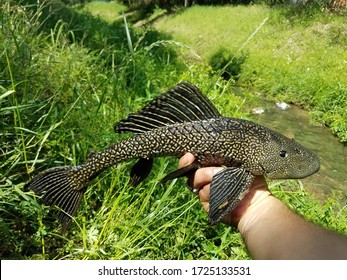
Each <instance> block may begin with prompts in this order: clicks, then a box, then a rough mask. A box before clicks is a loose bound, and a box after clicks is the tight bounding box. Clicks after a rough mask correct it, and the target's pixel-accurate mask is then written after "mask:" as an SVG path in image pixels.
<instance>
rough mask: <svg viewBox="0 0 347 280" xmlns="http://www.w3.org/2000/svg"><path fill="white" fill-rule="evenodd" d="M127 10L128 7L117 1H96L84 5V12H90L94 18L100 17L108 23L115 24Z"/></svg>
mask: <svg viewBox="0 0 347 280" xmlns="http://www.w3.org/2000/svg"><path fill="white" fill-rule="evenodd" d="M127 9H128V8H127V6H125V5H123V4H121V3H118V2H116V1H111V2H103V1H94V2H89V3H87V4H86V5H84V6H83V8H82V11H85V12H89V13H91V14H92V15H94V16H99V17H101V18H103V19H104V20H106V21H108V22H114V21H115V20H117V19H119V18H120V16H121V15H122V12H125V11H126V10H127Z"/></svg>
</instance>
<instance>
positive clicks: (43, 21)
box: [0, 1, 347, 259]
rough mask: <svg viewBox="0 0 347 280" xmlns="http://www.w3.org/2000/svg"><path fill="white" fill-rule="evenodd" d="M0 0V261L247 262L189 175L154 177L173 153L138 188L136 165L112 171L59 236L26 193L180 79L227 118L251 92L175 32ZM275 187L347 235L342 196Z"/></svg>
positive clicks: (234, 235) (110, 136) (104, 140)
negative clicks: (213, 219)
mask: <svg viewBox="0 0 347 280" xmlns="http://www.w3.org/2000/svg"><path fill="white" fill-rule="evenodd" d="M0 3H1V7H0V13H1V18H2V21H1V23H0V25H1V29H0V30H1V33H0V36H1V38H0V42H1V43H0V50H1V51H0V71H1V74H0V77H1V78H0V116H1V118H0V139H1V140H0V141H1V143H2V146H1V147H0V158H1V161H0V162H1V165H0V231H1V234H0V244H1V246H0V256H1V259H249V258H250V257H249V255H248V253H247V250H246V248H245V246H244V243H243V241H242V239H241V237H240V235H239V233H238V232H237V231H236V230H235V229H233V228H230V227H226V226H224V225H218V226H216V227H209V226H208V225H207V216H206V213H204V211H203V210H202V209H201V206H200V205H199V203H198V201H197V197H196V196H194V195H193V194H192V193H191V192H190V191H189V190H188V189H187V188H186V186H185V183H184V180H183V179H181V180H175V181H173V182H172V183H169V184H167V185H164V186H163V185H160V184H158V182H159V180H160V179H161V178H163V176H164V175H165V174H167V173H168V172H170V171H172V170H173V169H175V168H176V164H177V161H176V160H175V159H159V160H156V161H155V166H154V169H153V171H152V173H151V175H150V176H149V178H148V180H146V181H145V182H144V183H142V184H141V185H139V186H138V187H137V188H132V187H130V186H129V176H128V174H129V170H130V168H131V166H132V164H133V162H125V163H119V164H117V165H116V166H114V167H112V168H110V169H108V170H107V171H105V172H104V173H103V174H101V175H100V177H98V179H96V180H94V181H93V183H92V184H91V185H90V187H89V189H88V190H87V192H86V194H85V197H84V200H83V202H82V205H81V207H80V210H79V212H78V215H77V217H76V219H75V220H74V222H73V224H72V226H71V227H70V228H69V230H68V232H67V234H66V235H62V234H61V232H60V231H59V228H58V223H57V221H56V219H55V215H54V211H52V209H51V210H49V209H48V208H47V207H45V206H43V205H42V204H41V202H40V200H39V198H37V197H36V196H35V195H34V194H33V193H31V192H23V186H24V184H25V182H26V181H27V180H29V179H30V178H31V177H32V176H34V175H36V174H37V173H38V172H40V171H42V170H45V169H46V168H48V167H52V166H59V165H76V164H81V163H83V162H84V161H85V158H86V157H87V155H88V154H89V153H91V152H93V151H100V150H103V149H104V148H105V147H107V146H109V145H110V144H111V143H113V142H115V141H118V140H120V138H121V137H119V136H118V135H115V134H114V132H113V124H114V123H115V122H117V121H118V120H120V119H121V118H123V117H125V116H127V115H128V114H129V113H130V112H135V111H137V110H139V109H140V108H141V107H142V106H143V105H144V104H146V103H147V102H148V101H149V100H151V99H153V98H154V97H155V96H157V95H158V94H160V93H161V92H163V91H165V90H166V89H168V88H170V87H171V86H173V85H174V84H176V83H177V82H178V81H180V80H189V81H191V82H193V83H195V84H196V85H197V86H199V87H200V88H201V89H202V90H203V91H204V92H205V93H206V94H207V95H208V97H209V98H211V100H212V101H213V103H214V104H216V106H217V107H218V108H219V109H220V111H221V112H222V113H223V114H225V115H227V116H235V117H246V114H245V113H244V111H243V104H244V102H245V100H244V99H243V98H240V97H236V96H234V95H231V94H230V93H229V89H230V85H229V84H228V83H226V82H225V81H223V80H222V79H221V78H219V77H218V76H215V75H213V73H211V71H210V68H208V67H205V66H203V65H194V64H192V63H189V62H187V61H185V60H183V59H182V58H181V56H180V54H181V52H182V51H184V50H185V49H186V48H185V47H184V45H182V44H181V43H179V42H178V41H172V38H170V37H169V36H168V35H167V33H160V32H158V31H156V30H152V29H136V30H135V29H133V28H131V27H129V28H128V31H129V34H130V37H129V36H127V32H126V31H127V27H126V26H125V24H124V21H123V19H122V18H118V19H117V20H115V21H112V22H111V21H105V20H103V19H102V18H100V17H99V18H98V17H94V16H92V15H90V14H89V13H85V12H83V11H81V10H78V11H77V12H76V11H75V10H73V9H71V8H69V7H65V6H61V5H54V6H46V5H45V4H42V5H41V6H36V5H24V4H23V5H17V4H14V3H12V2H11V3H7V2H6V3H5V2H0ZM35 3H36V1H35ZM52 9H53V10H52ZM54 9H56V10H54ZM252 9H253V8H252ZM121 10H122V9H120V10H119V11H121ZM47 11H49V13H48V12H47ZM58 11H59V12H58ZM183 14H184V13H183ZM116 18H117V17H116ZM259 20H262V16H261V17H259ZM82 27H83V28H82ZM250 30H253V28H251V27H250ZM251 32H253V31H251ZM245 38H247V37H245ZM168 39H170V40H168ZM242 41H243V40H240V43H241V42H242ZM201 54H202V53H201ZM283 186H286V188H285V189H283ZM288 186H290V187H291V189H292V191H291V192H289V191H288ZM272 190H273V192H274V194H275V195H276V196H278V197H280V198H281V199H282V200H283V201H285V202H286V203H287V204H288V205H289V206H290V207H291V208H293V209H295V210H296V211H298V212H299V213H300V214H302V215H304V216H305V217H307V218H309V219H311V220H313V221H314V222H316V223H319V224H322V225H323V226H325V227H327V228H330V229H332V230H337V231H339V232H342V233H344V234H347V228H346V223H345V217H346V214H347V213H346V211H347V209H346V208H343V207H342V206H341V205H340V203H338V202H337V199H335V198H332V199H329V200H328V201H326V202H324V203H321V202H318V201H317V200H315V199H313V198H312V197H311V196H310V195H308V194H307V193H306V192H305V191H303V190H301V187H300V183H298V182H292V181H280V182H276V183H274V184H273V185H272Z"/></svg>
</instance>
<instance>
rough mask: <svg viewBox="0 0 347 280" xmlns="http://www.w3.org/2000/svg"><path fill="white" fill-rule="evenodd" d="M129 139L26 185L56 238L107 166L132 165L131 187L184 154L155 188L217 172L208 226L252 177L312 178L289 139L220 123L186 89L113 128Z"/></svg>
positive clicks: (306, 156)
mask: <svg viewBox="0 0 347 280" xmlns="http://www.w3.org/2000/svg"><path fill="white" fill-rule="evenodd" d="M115 131H116V132H117V133H125V132H132V133H134V136H132V137H129V138H128V139H125V140H122V141H120V142H117V143H115V144H113V145H111V146H110V147H108V148H107V149H106V150H104V151H101V152H96V153H92V154H90V155H89V156H88V158H87V161H86V162H85V163H84V164H82V165H79V166H74V167H70V166H63V167H55V168H51V169H48V170H46V171H44V172H42V173H41V174H39V175H37V176H36V177H34V178H33V180H32V181H30V182H29V183H27V184H26V188H27V189H31V190H33V191H34V192H35V193H36V194H37V195H41V196H42V199H43V202H44V203H45V204H46V205H56V206H58V207H59V208H60V209H61V211H60V212H59V213H58V219H59V220H60V222H61V223H62V229H63V231H64V230H66V228H67V227H68V225H69V224H70V222H71V217H73V216H74V215H75V214H76V212H77V208H78V206H79V204H80V201H81V199H82V196H83V194H84V192H85V190H86V189H87V186H88V184H89V182H90V181H91V180H92V179H94V178H95V177H96V176H98V175H99V174H100V173H101V172H102V171H103V170H105V169H106V168H108V167H109V166H112V165H114V164H115V163H118V162H121V161H125V160H129V159H133V158H138V159H139V160H138V162H137V163H136V164H135V165H134V167H133V168H132V170H131V173H130V175H131V183H132V185H137V184H139V183H140V182H141V181H143V180H144V179H145V178H146V177H147V175H148V174H149V172H150V170H151V168H152V164H153V158H155V157H162V156H182V155H183V154H185V153H187V152H190V153H192V154H193V155H194V156H195V158H196V161H195V162H194V163H193V164H191V165H189V166H187V167H184V168H181V169H178V170H176V171H174V172H172V173H170V174H168V175H167V176H165V178H164V179H163V180H162V181H163V182H165V181H167V180H171V179H173V178H177V177H181V176H186V175H188V174H191V173H193V172H195V171H196V170H197V169H198V168H201V167H206V166H225V169H224V170H222V171H221V172H219V173H217V174H216V175H215V176H214V177H213V179H212V182H211V193H210V209H209V223H210V224H211V225H214V224H216V223H218V222H219V221H220V220H221V219H222V218H223V217H224V216H225V215H226V214H228V213H229V212H230V211H232V210H233V209H234V208H235V207H236V205H237V204H238V202H239V201H240V199H241V197H242V194H243V193H244V192H245V191H247V190H248V188H249V187H250V186H251V184H252V182H253V180H254V178H255V176H256V175H265V176H267V177H268V178H270V179H297V178H304V177H307V176H309V175H311V174H313V173H315V172H317V171H318V170H319V167H320V163H319V159H318V157H317V156H316V155H315V154H314V153H312V152H311V151H309V150H307V149H306V148H304V147H303V146H301V145H300V144H299V143H297V142H296V141H295V140H293V139H289V138H287V137H286V136H284V135H282V134H279V133H277V132H275V131H273V130H271V129H269V128H267V127H264V126H261V125H259V124H256V123H254V122H250V121H247V120H242V119H235V118H227V117H223V116H221V115H220V113H219V112H218V111H217V109H216V108H215V107H214V106H213V104H212V103H211V102H210V100H208V99H207V98H206V97H205V96H204V95H203V94H202V93H201V92H200V91H199V89H197V88H196V87H195V86H194V85H192V84H189V83H187V82H182V83H180V84H178V85H176V86H175V87H174V88H172V89H171V90H169V91H167V92H166V93H164V94H162V95H161V96H159V97H158V98H157V99H154V100H153V101H152V102H150V103H149V104H148V105H147V106H145V107H144V108H143V109H142V110H141V111H140V112H139V113H137V114H131V115H129V117H128V118H127V119H124V120H121V121H120V122H119V123H117V124H116V125H115Z"/></svg>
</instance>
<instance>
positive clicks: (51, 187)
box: [24, 166, 88, 232]
mask: <svg viewBox="0 0 347 280" xmlns="http://www.w3.org/2000/svg"><path fill="white" fill-rule="evenodd" d="M79 169H80V168H79V167H78V166H77V167H71V166H62V167H54V168H50V169H48V170H46V171H44V172H42V173H40V174H38V175H37V176H35V177H34V178H33V179H32V180H31V181H30V182H28V183H27V184H26V185H25V186H24V190H26V191H28V190H32V191H34V192H35V194H36V195H38V196H41V199H42V201H43V203H44V204H45V205H48V206H54V207H57V208H58V210H59V211H58V214H57V218H58V220H59V222H60V223H61V225H62V232H65V231H66V229H67V228H68V226H69V225H70V223H71V221H72V218H73V217H74V216H75V215H76V212H77V209H78V207H79V205H80V203H81V201H82V198H83V194H84V192H85V190H86V188H87V183H88V181H86V180H83V179H84V178H83V177H81V172H79V171H80V170H79Z"/></svg>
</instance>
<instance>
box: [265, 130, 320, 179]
mask: <svg viewBox="0 0 347 280" xmlns="http://www.w3.org/2000/svg"><path fill="white" fill-rule="evenodd" d="M270 134H271V135H270V137H269V138H268V141H266V143H265V145H264V148H265V154H264V156H263V158H262V160H261V161H260V162H259V164H260V166H261V168H262V169H263V172H264V173H265V175H266V176H267V177H268V178H269V179H301V178H305V177H307V176H310V175H312V174H314V173H316V172H317V171H318V170H319V168H320V161H319V158H318V157H317V156H316V155H315V154H314V153H313V152H311V151H310V150H308V149H306V148H305V147H303V146H302V145H300V144H299V143H298V142H296V141H295V140H294V139H290V138H287V137H286V136H284V135H282V134H279V133H277V132H273V131H271V133H270Z"/></svg>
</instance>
